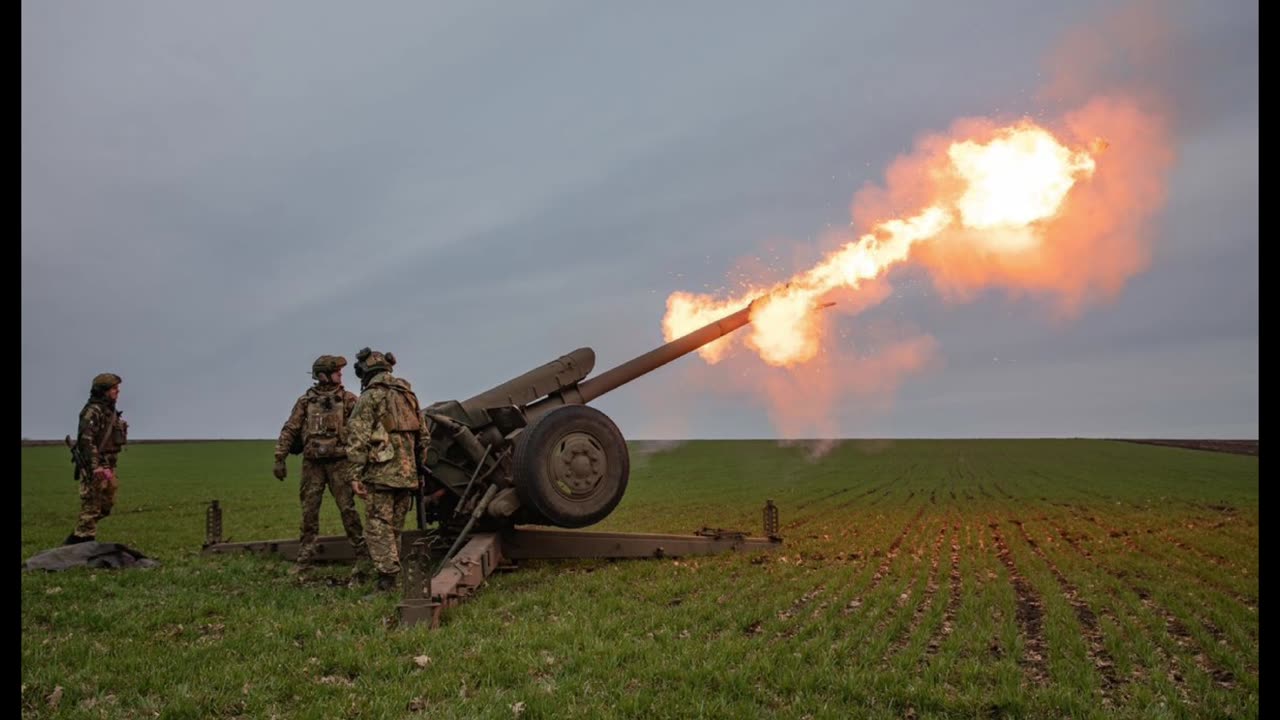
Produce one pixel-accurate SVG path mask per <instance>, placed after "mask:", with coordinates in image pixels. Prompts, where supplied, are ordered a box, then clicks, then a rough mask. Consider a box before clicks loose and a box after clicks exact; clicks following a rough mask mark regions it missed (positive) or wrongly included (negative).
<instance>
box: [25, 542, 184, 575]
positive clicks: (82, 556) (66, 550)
mask: <svg viewBox="0 0 1280 720" xmlns="http://www.w3.org/2000/svg"><path fill="white" fill-rule="evenodd" d="M159 564H160V563H158V562H156V561H155V560H152V559H151V558H149V557H147V556H146V555H143V554H142V553H140V552H138V551H137V550H134V549H133V548H130V547H127V546H125V545H121V544H120V543H100V542H82V543H76V544H75V545H63V546H61V547H56V548H53V549H51V550H45V551H43V552H38V553H36V554H35V555H32V556H31V557H30V558H28V559H27V562H26V563H25V564H24V565H23V569H25V570H49V571H55V570H67V569H69V568H74V567H91V568H112V569H114V568H131V567H140V568H149V567H155V566H157V565H159Z"/></svg>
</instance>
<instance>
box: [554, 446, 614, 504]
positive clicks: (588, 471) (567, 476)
mask: <svg viewBox="0 0 1280 720" xmlns="http://www.w3.org/2000/svg"><path fill="white" fill-rule="evenodd" d="M556 448H557V452H556V453H555V454H554V456H553V457H552V458H551V470H552V474H553V476H554V477H555V480H556V482H555V488H556V491H557V492H559V493H560V494H561V495H564V496H565V497H567V498H571V499H575V500H576V499H581V498H584V497H586V496H588V495H590V494H591V493H593V492H595V490H596V488H597V487H599V485H600V481H601V480H602V479H603V478H604V475H605V471H606V470H607V469H608V464H607V463H606V461H605V455H604V448H602V447H600V443H598V442H596V439H595V438H593V437H592V436H590V435H588V434H586V433H580V432H575V433H569V434H568V435H565V436H564V437H563V438H561V439H560V442H559V443H557V444H556Z"/></svg>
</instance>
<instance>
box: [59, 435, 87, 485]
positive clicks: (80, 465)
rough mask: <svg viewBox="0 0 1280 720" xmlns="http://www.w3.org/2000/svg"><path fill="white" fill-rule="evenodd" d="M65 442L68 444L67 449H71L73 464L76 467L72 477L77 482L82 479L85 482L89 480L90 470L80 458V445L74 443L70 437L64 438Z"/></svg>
mask: <svg viewBox="0 0 1280 720" xmlns="http://www.w3.org/2000/svg"><path fill="white" fill-rule="evenodd" d="M63 442H65V443H66V444H67V447H68V448H70V449H71V464H72V465H74V466H75V471H74V472H72V474H71V477H72V478H74V479H76V480H79V479H80V478H82V477H83V478H84V479H85V480H88V479H89V468H88V466H87V465H86V464H85V462H84V459H83V458H81V457H80V446H79V444H78V443H74V442H72V441H71V436H70V435H68V436H67V437H66V438H64V439H63Z"/></svg>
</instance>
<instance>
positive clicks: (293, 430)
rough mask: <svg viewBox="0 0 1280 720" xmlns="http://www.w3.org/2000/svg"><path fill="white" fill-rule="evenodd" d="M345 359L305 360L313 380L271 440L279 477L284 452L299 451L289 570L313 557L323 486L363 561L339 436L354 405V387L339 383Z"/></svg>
mask: <svg viewBox="0 0 1280 720" xmlns="http://www.w3.org/2000/svg"><path fill="white" fill-rule="evenodd" d="M346 364H347V359H346V358H344V357H342V356H340V355H321V356H320V357H318V358H316V361H315V362H314V363H312V364H311V376H312V378H314V379H315V381H316V384H315V385H313V386H311V388H310V389H309V390H307V392H306V393H305V394H304V395H303V396H302V397H300V398H298V400H297V402H295V403H294V404H293V412H291V413H290V414H289V419H288V420H287V421H286V422H285V424H284V427H283V428H282V429H281V430H280V439H279V440H278V441H277V442H276V452H275V457H276V464H275V469H274V474H275V476H276V479H277V480H284V478H285V475H286V474H287V472H288V470H287V468H286V467H285V460H284V459H285V456H286V455H290V454H298V453H301V454H302V483H301V485H300V487H299V491H298V495H299V497H300V499H301V500H302V531H301V537H300V538H299V541H298V559H297V563H296V564H295V565H294V567H293V570H292V572H295V573H296V572H299V571H302V570H304V569H306V568H307V567H308V566H310V565H311V563H312V562H313V560H314V559H315V554H316V547H317V545H316V534H317V533H318V532H320V505H321V504H322V503H323V502H324V489H325V488H326V487H327V488H329V492H330V493H331V494H332V495H333V499H334V501H335V502H337V504H338V512H339V513H341V515H342V527H343V529H344V530H345V531H346V533H347V539H348V540H350V541H351V547H352V549H353V550H355V554H356V567H357V570H359V569H361V568H362V565H365V566H367V565H368V557H369V551H368V549H367V548H366V546H365V542H364V531H363V528H361V527H360V513H358V512H357V511H356V503H355V498H353V497H352V495H351V465H350V463H349V462H347V450H346V447H345V446H344V444H343V439H342V433H343V429H344V427H345V426H346V424H347V419H348V418H349V417H350V416H351V411H352V410H354V409H355V406H356V396H355V393H352V392H351V391H349V390H347V389H346V388H344V387H342V368H343V367H345V366H346ZM361 560H363V561H364V562H363V563H361Z"/></svg>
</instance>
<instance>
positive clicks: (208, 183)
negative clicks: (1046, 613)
mask: <svg viewBox="0 0 1280 720" xmlns="http://www.w3.org/2000/svg"><path fill="white" fill-rule="evenodd" d="M1106 5H1107V3H1087V2H1073V3H1027V2H1023V1H1022V0H1016V1H1015V0H1009V1H1006V2H966V3H948V2H932V3H924V2H902V3H892V4H889V3H884V4H880V5H879V6H869V5H867V4H861V3H849V2H844V1H843V0H840V1H834V2H806V3H774V2H746V3H743V2H699V3H687V4H686V3H660V4H657V5H652V4H651V5H644V4H634V3H600V2H551V1H542V2H536V3H513V2H482V1H478V0H468V1H467V2H454V3H448V4H443V3H424V2H379V3H372V4H353V3H347V2H310V1H308V2H247V1H239V2H219V3H212V2H158V1H157V2H115V3H93V2H70V1H65V2H24V3H23V6H22V9H23V17H22V254H23V256H22V434H23V436H24V437H32V438H54V437H57V438H60V437H62V436H63V435H64V434H66V433H68V432H74V428H75V420H76V413H77V412H78V410H79V408H80V406H81V405H82V404H83V402H84V400H85V398H86V396H87V393H88V388H89V382H90V379H91V378H92V377H93V376H94V375H95V374H96V373H99V372H104V371H111V372H115V373H118V374H120V375H122V376H123V377H124V379H125V382H124V386H123V388H122V391H123V394H122V398H121V403H120V405H121V408H122V409H123V410H124V412H125V416H126V418H128V419H129V421H130V428H131V431H130V435H131V437H135V438H175V437H242V438H247V437H274V436H275V435H276V434H277V433H278V432H279V428H280V425H281V424H282V423H283V422H284V420H285V418H286V416H287V414H288V412H289V409H290V406H291V404H292V402H293V400H294V399H295V398H296V397H297V396H298V395H299V394H300V393H302V392H303V391H304V390H305V389H306V387H307V386H308V385H309V383H310V380H309V376H308V369H309V367H310V363H311V361H312V360H313V359H314V358H315V357H316V356H317V355H320V354H325V353H340V354H343V355H346V356H347V358H348V359H349V360H353V356H354V353H355V351H356V350H357V349H358V348H360V347H361V346H365V345H371V346H373V347H374V348H377V349H384V350H392V351H394V352H395V353H396V355H397V356H398V357H399V359H400V364H399V365H398V366H397V368H396V370H397V374H399V375H402V376H403V377H405V378H406V379H408V380H410V381H411V382H412V383H413V385H414V387H415V389H416V390H417V391H418V394H419V396H420V397H421V398H422V400H423V402H424V404H426V403H427V402H430V401H433V400H442V399H452V398H456V399H462V398H465V397H467V396H469V395H472V394H474V393H476V392H479V391H481V390H484V389H486V388H487V387H489V386H491V385H493V384H496V383H497V382H499V381H501V380H504V379H506V378H508V377H511V376H514V375H517V374H519V373H521V372H523V371H525V370H527V369H529V368H531V367H533V366H535V365H538V364H540V363H542V362H545V361H548V360H551V359H553V358H555V357H557V356H558V355H560V354H563V353H564V352H567V351H569V350H571V349H573V348H576V347H580V346H591V347H593V348H594V349H595V351H596V355H597V363H596V367H597V370H604V369H606V368H607V367H610V366H612V365H614V364H616V363H618V362H621V361H624V360H626V359H628V358H629V357H631V356H633V355H636V354H639V353H641V352H644V351H646V350H649V349H651V348H652V347H654V346H656V345H657V344H659V343H660V342H661V339H662V338H661V330H660V321H661V317H662V315H663V312H664V309H665V306H664V303H665V299H666V297H667V295H668V294H669V293H670V292H672V291H675V290H694V291H701V290H703V289H704V288H708V287H710V288H714V287H717V286H720V285H721V284H722V283H724V282H725V279H726V276H727V273H728V272H729V271H730V270H732V269H733V268H734V267H736V266H737V264H738V263H739V262H740V261H741V260H742V258H743V257H744V256H751V255H753V254H759V253H761V252H765V251H767V250H766V249H767V248H782V250H781V251H780V255H781V256H782V257H783V258H784V261H785V262H784V266H783V267H781V268H780V269H779V275H778V277H779V278H780V277H782V276H783V275H785V274H787V273H789V272H791V271H794V270H796V269H798V268H797V267H793V266H790V265H787V263H790V262H791V259H792V253H793V252H799V253H801V254H803V249H804V248H805V247H809V248H812V246H813V242H814V239H815V237H816V236H817V235H818V234H819V233H821V232H822V231H823V229H824V228H826V227H828V226H838V225H847V224H848V222H849V219H850V215H849V205H850V201H851V198H852V197H853V195H854V193H855V192H857V191H858V190H859V189H860V188H863V187H864V186H866V185H868V184H871V183H881V182H883V178H884V171H885V169H886V167H887V166H888V164H889V163H890V162H891V161H892V160H893V159H894V158H895V157H897V156H899V155H901V154H903V153H907V152H910V151H911V150H912V149H913V147H914V142H915V140H916V139H917V138H919V137H920V136H922V135H924V134H926V133H930V132H938V131H943V130H945V129H947V128H948V127H949V126H950V124H951V122H952V121H953V120H955V119H956V118H959V117H964V116H991V115H996V114H1000V115H1002V116H1003V115H1009V114H1013V115H1017V114H1021V113H1027V114H1031V115H1033V116H1044V115H1045V114H1046V113H1048V114H1052V113H1053V112H1055V111H1057V110H1060V109H1061V108H1056V107H1050V106H1046V105H1043V104H1041V103H1042V102H1046V101H1042V100H1039V99H1037V98H1038V95H1037V92H1038V90H1039V89H1040V88H1042V87H1043V85H1044V83H1045V82H1046V79H1045V74H1046V72H1047V71H1046V66H1045V62H1046V57H1047V55H1048V54H1049V51H1050V50H1051V49H1052V48H1053V47H1054V46H1055V44H1056V43H1058V42H1059V41H1060V40H1061V38H1062V36H1063V34H1064V32H1066V31H1067V30H1068V29H1070V28H1072V27H1078V26H1081V25H1082V24H1084V25H1085V26H1088V24H1089V23H1092V22H1098V20H1097V18H1099V17H1101V16H1100V15H1099V9H1100V8H1102V7H1104V6H1106ZM1159 7H1161V8H1164V12H1167V13H1168V21H1169V23H1170V26H1171V28H1172V35H1171V41H1172V48H1173V50H1174V51H1175V52H1174V53H1173V54H1172V56H1171V58H1170V60H1169V63H1170V65H1169V67H1168V68H1166V69H1167V70H1169V73H1168V74H1169V75H1170V76H1171V77H1173V78H1175V79H1174V80H1173V81H1172V82H1169V83H1166V86H1165V87H1163V88H1162V90H1163V92H1165V93H1166V95H1168V97H1167V100H1168V101H1169V102H1170V103H1171V105H1170V107H1171V108H1172V109H1173V110H1174V112H1175V113H1176V116H1177V117H1176V118H1173V119H1172V120H1171V122H1172V124H1173V126H1174V131H1175V133H1174V139H1175V146H1174V150H1175V152H1176V162H1175V164H1174V166H1173V170H1172V174H1171V175H1170V176H1169V178H1168V195H1167V200H1166V202H1165V204H1164V206H1163V208H1162V209H1161V210H1160V212H1159V213H1158V214H1157V215H1156V216H1155V217H1153V218H1152V219H1151V223H1150V228H1151V231H1152V237H1153V238H1154V240H1153V243H1152V253H1153V255H1152V262H1151V264H1150V267H1149V268H1148V269H1147V270H1146V271H1145V272H1143V273H1141V274H1139V275H1137V276H1135V277H1134V278H1132V279H1131V280H1130V281H1129V283H1128V284H1127V285H1126V287H1125V289H1124V291H1123V292H1122V293H1120V295H1119V296H1118V297H1117V298H1116V299H1115V300H1114V301H1113V302H1111V303H1109V304H1103V305H1098V306H1094V307H1090V308H1088V309H1087V311H1086V312H1084V313H1083V314H1081V315H1079V316H1077V317H1074V318H1072V319H1070V320H1069V321H1065V322H1063V321H1056V320H1053V319H1052V318H1051V317H1050V316H1051V314H1052V313H1051V312H1049V310H1048V309H1047V308H1046V307H1045V306H1044V305H1042V304H1037V301H1036V300H1034V299H1021V300H1018V299H1010V298H1009V297H1008V296H1007V295H1005V294H1002V293H994V292H993V293H989V294H984V295H982V296H980V297H978V298H976V299H975V300H974V301H973V302H969V303H966V304H954V303H945V302H943V301H942V300H941V299H940V298H938V297H937V296H936V294H935V293H933V292H931V291H930V290H929V286H928V284H927V283H913V282H911V281H910V279H909V278H908V279H905V280H898V281H897V282H895V288H896V289H897V290H898V296H895V297H891V298H889V299H888V300H886V301H885V302H884V303H883V304H881V305H880V306H879V307H877V308H876V309H875V310H874V311H872V312H870V313H868V314H867V315H865V316H863V317H862V318H859V319H854V318H845V319H842V320H841V322H843V323H849V324H854V325H856V324H857V323H859V322H862V321H865V322H866V323H869V324H871V323H876V322H890V321H892V322H894V323H897V324H899V325H904V326H910V327H911V328H912V329H913V330H914V331H915V332H918V333H922V334H925V335H928V336H930V337H932V338H933V340H934V341H936V346H935V352H934V354H935V356H936V360H937V362H935V363H932V364H931V365H930V367H929V368H928V369H922V370H921V371H920V372H917V373H915V374H913V375H911V376H910V377H908V378H905V379H904V380H903V381H902V383H901V385H900V386H898V387H897V388H896V389H895V390H893V392H892V393H891V394H890V395H889V396H887V397H886V396H883V395H882V396H877V397H875V398H864V397H862V396H859V395H856V394H855V395H851V396H848V397H841V398H838V402H837V403H836V407H835V409H834V410H833V412H834V417H833V419H832V423H833V425H832V426H833V427H835V428H836V432H837V433H838V434H840V435H843V436H860V437H948V436H950V437H973V436H1010V437H1016V436H1139V437H1140V436H1147V437H1152V436H1154V437H1171V436H1176V437H1249V438H1253V437H1257V432H1258V213H1259V205H1258V16H1257V5H1256V3H1248V2H1235V1H1233V2H1226V3H1224V2H1212V1H1208V0H1206V1H1205V2H1200V3H1178V4H1175V3H1166V4H1160V5H1159ZM1104 30H1105V28H1101V29H1100V30H1099V33H1100V35H1105V32H1104ZM861 229H865V228H861ZM796 248H800V249H799V250H797V249H796ZM715 372H716V368H712V367H707V366H705V365H703V364H702V360H700V359H698V358H697V357H694V356H690V357H686V358H683V359H681V360H680V361H678V362H677V363H675V364H673V365H671V366H668V367H666V368H663V369H662V370H659V371H657V372H655V373H654V374H652V375H650V376H648V377H645V378H643V379H641V380H639V381H637V382H635V383H633V384H631V385H628V386H625V387H623V388H621V389H619V390H618V391H616V392H614V393H613V394H610V395H608V396H606V397H605V398H602V399H601V400H600V401H598V402H597V403H596V405H597V406H598V407H600V408H601V409H602V410H604V411H605V412H607V413H609V415H610V416H612V417H613V418H614V419H615V420H616V421H617V423H618V425H619V426H620V428H621V429H622V430H623V432H624V434H626V435H627V436H628V437H632V438H663V437H776V436H778V434H779V432H780V430H779V428H778V426H777V425H775V423H774V420H773V419H772V417H771V413H770V411H769V407H768V403H767V402H766V401H765V400H764V399H763V398H762V397H761V395H759V394H757V393H752V392H749V391H745V390H743V389H741V388H737V389H726V388H725V387H723V386H721V385H720V384H719V383H717V381H716V378H715V377H714V373H715ZM347 375H348V378H347V379H348V385H349V386H351V385H357V383H356V381H355V378H354V377H353V376H352V375H351V373H350V371H349V370H348V373H347ZM357 389H358V387H357Z"/></svg>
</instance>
